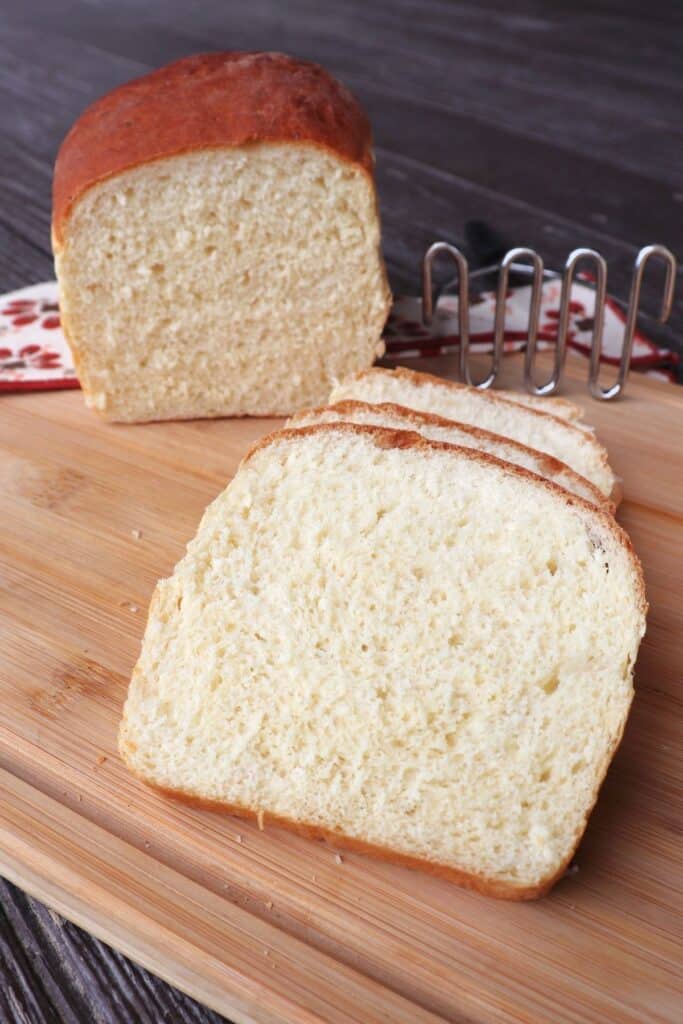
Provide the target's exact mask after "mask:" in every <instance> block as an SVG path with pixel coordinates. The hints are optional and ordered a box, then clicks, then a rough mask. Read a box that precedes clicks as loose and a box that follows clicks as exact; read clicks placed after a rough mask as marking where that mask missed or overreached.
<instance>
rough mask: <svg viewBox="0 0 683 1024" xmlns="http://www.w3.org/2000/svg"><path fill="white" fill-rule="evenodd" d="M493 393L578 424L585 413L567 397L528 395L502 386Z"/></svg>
mask: <svg viewBox="0 0 683 1024" xmlns="http://www.w3.org/2000/svg"><path fill="white" fill-rule="evenodd" d="M494 394H495V395H500V397H501V398H507V400H508V401H509V402H515V403H516V404H517V405H526V406H528V407H529V408H530V409H540V410H541V412H549V413H551V414H552V415H553V416H559V417H560V419H563V420H570V421H571V422H572V423H578V424H579V425H581V420H582V419H583V417H584V415H585V414H584V410H583V409H582V408H581V406H580V405H576V404H575V403H574V402H570V401H569V399H568V398H559V397H558V396H556V395H550V396H548V397H541V396H540V395H529V394H527V393H526V392H524V391H508V390H506V389H503V388H497V389H496V390H495V391H494Z"/></svg>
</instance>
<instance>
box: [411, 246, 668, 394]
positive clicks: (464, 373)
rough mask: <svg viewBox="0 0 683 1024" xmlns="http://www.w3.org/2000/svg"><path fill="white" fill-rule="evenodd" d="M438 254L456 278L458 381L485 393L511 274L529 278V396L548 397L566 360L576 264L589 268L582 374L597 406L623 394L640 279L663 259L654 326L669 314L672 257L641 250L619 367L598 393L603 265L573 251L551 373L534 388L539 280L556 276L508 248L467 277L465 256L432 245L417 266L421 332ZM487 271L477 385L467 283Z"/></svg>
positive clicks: (662, 249)
mask: <svg viewBox="0 0 683 1024" xmlns="http://www.w3.org/2000/svg"><path fill="white" fill-rule="evenodd" d="M441 255H445V256H448V257H449V259H450V260H452V261H453V263H454V264H455V268H456V277H455V278H454V282H455V283H457V291H458V335H459V342H460V344H459V365H460V377H461V379H462V380H464V381H465V382H466V383H467V384H470V385H472V386H473V387H476V388H480V389H482V390H483V389H486V388H490V387H491V386H492V385H493V384H494V382H495V380H496V378H497V376H498V372H499V370H500V360H501V357H502V355H503V345H504V341H505V299H506V296H507V291H508V282H509V275H510V271H511V270H512V271H515V272H516V273H523V274H526V275H528V276H529V277H531V299H530V302H529V320H528V327H527V343H526V348H525V353H524V386H525V388H526V390H527V391H528V392H529V393H530V394H532V395H541V396H543V395H553V394H555V392H556V391H557V390H558V388H559V386H560V383H561V380H562V373H563V370H564V364H565V359H566V355H567V336H568V332H569V317H570V302H571V292H572V284H573V282H574V278H575V277H576V274H577V268H578V266H579V264H582V265H583V266H584V267H585V266H586V265H587V264H591V265H592V281H593V282H594V289H595V308H594V312H593V328H592V337H591V346H590V361H589V371H588V387H589V390H590V393H591V395H592V396H593V398H596V399H598V400H600V401H611V400H612V399H614V398H617V397H618V396H619V395H621V394H623V391H624V387H625V385H626V378H627V376H628V372H629V369H630V366H631V353H632V350H633V338H634V335H635V331H636V325H637V320H638V313H639V307H640V292H641V288H642V283H643V275H644V273H645V268H646V266H647V264H648V262H649V261H650V260H651V259H652V258H653V257H657V258H659V259H661V260H663V261H664V263H665V265H666V279H665V282H664V294H663V297H662V305H661V310H660V314H659V320H660V322H661V323H665V322H666V321H667V320H668V318H669V316H670V314H671V307H672V304H673V297H674V282H675V276H676V258H675V257H674V255H673V253H672V252H671V251H670V250H669V249H667V248H666V246H664V245H646V246H645V247H644V248H642V249H641V250H640V252H639V253H638V255H637V256H636V259H635V263H634V266H633V277H632V279H631V290H630V294H629V300H628V306H627V311H626V322H625V324H624V336H623V341H622V347H621V357H620V361H619V368H618V370H617V378H616V380H615V382H614V383H613V384H612V385H610V386H609V387H606V388H603V387H602V385H601V384H600V381H599V374H600V356H601V353H602V335H603V328H604V323H605V302H606V300H607V263H606V262H605V259H604V258H603V257H602V256H601V255H600V253H599V252H596V250H595V249H585V248H581V249H574V251H573V252H571V253H570V254H569V256H568V257H567V259H566V261H565V264H564V268H563V270H562V274H561V277H562V290H561V293H560V311H559V317H558V322H557V341H556V344H555V355H554V361H553V369H552V373H551V375H550V377H549V378H548V379H547V380H546V381H544V382H543V383H542V384H537V383H536V380H535V363H536V347H537V345H536V343H537V339H538V328H539V318H540V312H541V297H542V289H543V281H544V280H545V279H546V278H549V277H550V278H556V277H558V276H559V275H558V274H557V273H556V272H555V271H548V270H546V269H545V268H544V266H543V260H542V259H541V257H540V256H539V255H538V253H537V252H536V251H535V250H534V249H528V248H524V247H518V248H515V249H510V250H509V252H507V253H506V254H505V256H504V257H503V259H502V260H501V261H500V263H496V264H495V265H493V266H490V267H481V268H479V269H477V270H476V271H474V272H472V273H470V269H469V266H468V263H467V260H466V258H465V256H464V255H463V253H462V252H461V251H460V250H459V249H458V248H456V246H454V245H450V244H449V243H448V242H435V243H434V244H433V245H431V246H430V247H429V249H428V250H427V252H426V253H425V255H424V259H423V261H422V320H423V323H424V324H425V326H426V327H429V326H431V324H432V322H433V319H434V313H435V309H436V304H437V302H438V297H437V299H436V301H435V298H434V290H433V286H432V276H433V275H432V271H433V266H434V261H435V259H436V258H437V257H439V256H441ZM523 261H526V262H523ZM492 271H498V287H497V292H496V312H495V320H494V330H493V352H492V354H491V365H490V369H489V372H488V373H487V374H486V376H484V377H483V378H482V379H481V380H474V378H473V376H472V373H471V370H470V359H469V354H470V329H469V326H470V325H469V291H470V279H471V278H474V277H479V276H483V275H485V274H490V273H491V272H492Z"/></svg>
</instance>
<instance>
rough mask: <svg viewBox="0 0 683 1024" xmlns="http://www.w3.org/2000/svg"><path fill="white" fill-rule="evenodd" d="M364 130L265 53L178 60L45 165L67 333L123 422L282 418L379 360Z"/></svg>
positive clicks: (82, 367) (329, 89)
mask: <svg viewBox="0 0 683 1024" xmlns="http://www.w3.org/2000/svg"><path fill="white" fill-rule="evenodd" d="M373 168H374V160H373V154H372V137H371V132H370V124H369V122H368V119H367V117H366V115H365V113H364V112H363V110H362V109H361V107H360V106H359V104H358V102H357V101H356V100H355V99H354V97H353V96H352V95H351V94H350V93H349V92H348V90H347V89H345V88H344V87H343V86H342V85H341V84H340V83H339V82H337V81H336V80H335V79H334V78H333V77H332V76H331V75H330V74H329V73H328V72H327V71H325V70H324V69H323V68H321V67H319V66H318V65H315V64H310V63H308V62H307V61H301V60H296V59H294V58H292V57H287V56H285V55H284V54H277V53H210V54H201V55H199V56H195V57H187V58H184V59H183V60H180V61H176V62H175V63H173V64H170V65H168V66H167V67H165V68H161V69H160V70H158V71H155V72H153V73H152V74H149V75H145V76H144V77H143V78H140V79H136V80H135V81H133V82H128V83H126V84H125V85H122V86H120V87H119V88H117V89H115V90H114V91H113V92H111V93H108V94H107V95H106V96H104V97H102V99H100V100H98V101H97V102H96V103H95V104H94V105H93V106H92V107H90V108H89V109H88V110H87V111H86V112H85V113H84V114H83V115H82V116H81V117H80V118H79V119H78V121H77V122H76V124H75V125H74V126H73V128H72V129H71V131H70V132H69V134H68V135H67V137H66V139H65V140H64V143H63V144H62V147H61V149H60V152H59V156H58V158H57V163H56V166H55V178H54V210H53V232H52V236H53V248H54V254H55V266H56V272H57V276H58V278H59V287H60V308H61V313H62V323H63V325H64V329H65V332H66V334H67V337H68V339H69V343H70V345H71V348H72V350H73V353H74V359H75V360H76V366H77V370H78V376H79V380H80V381H81V384H82V386H83V392H84V395H85V399H86V402H87V403H88V404H89V405H90V406H92V407H93V408H94V409H96V410H97V411H98V412H99V413H100V414H101V415H102V416H103V417H104V418H105V419H107V420H116V421H124V422H133V421H144V420H160V419H182V418H189V417H197V416H203V417H209V416H247V415H248V416H262V415H275V414H283V415H284V414H288V413H291V412H293V411H294V410H295V409H300V408H302V407H303V406H305V405H310V404H315V403H320V402H323V401H325V399H326V398H327V394H328V392H329V389H330V387H331V386H332V383H333V381H334V380H335V379H338V378H339V377H340V376H343V375H345V374H348V373H351V372H353V371H355V370H359V369H362V368H363V367H367V366H370V365H371V364H372V362H373V361H374V359H375V357H376V356H377V354H378V353H380V352H382V351H383V345H382V342H381V332H382V327H383V325H384V321H385V319H386V315H387V312H388V307H389V303H390V295H389V289H388V285H387V282H386V275H385V272H384V265H383V262H382V257H381V253H380V224H379V215H378V211H377V198H376V191H375V183H374V170H373Z"/></svg>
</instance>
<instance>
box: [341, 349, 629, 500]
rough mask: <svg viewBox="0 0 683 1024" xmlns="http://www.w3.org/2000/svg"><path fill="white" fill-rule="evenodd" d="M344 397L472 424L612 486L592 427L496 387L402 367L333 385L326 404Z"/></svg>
mask: <svg viewBox="0 0 683 1024" xmlns="http://www.w3.org/2000/svg"><path fill="white" fill-rule="evenodd" d="M346 399H356V400H358V401H361V402H370V403H373V404H377V403H383V402H390V403H395V404H397V405H404V406H407V407H408V408H412V409H417V410H419V411H422V412H432V413H435V414H436V415H437V416H444V417H446V419H451V420H458V421H460V422H462V423H471V424H472V425H473V426H477V427H482V428H483V429H485V430H490V431H492V432H493V433H495V434H501V435H503V436H505V437H509V438H511V439H512V440H513V441H518V442H519V443H520V444H524V445H526V446H527V447H529V448H535V449H536V450H537V451H540V452H545V453H546V454H547V455H552V456H554V458H556V459H559V460H560V462H564V463H565V464H566V465H567V466H569V467H570V468H571V469H573V470H574V471H575V472H576V473H578V474H579V475H580V476H583V477H585V478H586V479H587V480H589V481H590V482H591V483H592V484H594V485H595V486H596V487H597V488H599V490H600V491H601V492H602V494H604V495H606V496H607V497H610V496H612V494H613V493H614V492H615V491H616V489H617V486H616V485H617V481H616V477H615V475H614V473H613V472H612V470H611V468H610V466H609V463H608V461H607V452H606V451H605V449H604V448H603V446H602V445H601V444H600V443H599V442H598V441H597V439H596V437H595V435H594V434H593V433H592V431H591V430H589V429H586V428H585V427H583V426H578V425H577V424H574V423H570V422H568V421H566V419H561V418H559V417H557V416H553V415H550V414H549V413H545V412H543V411H541V410H540V409H537V408H536V407H535V406H534V407H530V406H526V405H524V404H519V403H518V402H511V401H510V400H509V399H508V398H504V397H502V396H501V394H500V393H499V392H496V391H479V390H477V389H476V388H470V387H466V386H465V385H462V384H456V383H453V382H452V381H440V380H439V378H437V377H432V376H430V375H429V374H421V373H413V372H411V371H409V370H405V369H403V368H402V367H401V368H399V369H398V370H384V369H379V368H374V369H371V370H367V371H365V372H361V373H358V374H355V375H352V376H350V377H348V378H347V379H346V380H342V381H341V382H340V383H338V384H337V385H336V386H335V387H334V388H333V389H332V392H331V394H330V397H329V403H330V404H333V403H335V402H341V401H344V400H346Z"/></svg>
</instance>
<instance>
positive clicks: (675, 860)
mask: <svg viewBox="0 0 683 1024" xmlns="http://www.w3.org/2000/svg"><path fill="white" fill-rule="evenodd" d="M425 368H427V369H429V368H430V367H429V366H428V365H427V364H425ZM440 369H441V371H442V372H443V363H442V364H440ZM520 372H521V371H520V367H519V365H518V364H516V361H515V360H511V361H508V362H507V363H506V373H507V374H508V375H509V376H510V377H511V378H512V379H516V380H519V379H520V376H519V374H520ZM569 373H570V375H576V376H579V375H581V376H583V374H584V373H585V368H584V366H583V365H581V367H577V366H576V365H574V366H572V365H571V364H570V370H569ZM567 390H568V391H569V393H572V392H575V393H576V398H577V400H579V401H582V402H583V403H584V404H585V405H586V407H587V408H588V410H589V418H590V420H591V422H593V423H594V424H595V425H596V426H597V427H598V432H599V435H600V437H601V439H602V440H603V441H604V442H605V443H606V444H607V446H608V448H609V450H610V453H611V456H612V461H613V465H614V467H615V469H616V471H617V472H618V473H620V474H621V476H622V477H623V478H624V490H625V495H626V500H625V502H624V505H623V506H622V509H621V511H620V519H621V521H622V522H623V524H624V525H625V526H626V528H627V529H628V530H629V531H630V533H631V535H632V538H633V542H634V545H635V547H636V549H637V551H638V552H639V554H640V556H641V558H642V560H643V562H644V566H645V572H646V578H647V583H648V596H649V600H650V616H649V626H648V634H647V638H646V640H645V642H644V644H643V647H642V649H641V654H640V658H639V662H638V668H637V675H636V686H637V696H636V700H635V703H634V707H633V711H632V714H631V718H630V720H629V725H628V728H627V732H626V737H625V739H624V742H623V745H622V747H621V749H620V751H619V753H618V755H617V757H616V760H615V762H614V764H613V766H612V768H611V770H610V772H609V775H608V778H607V781H606V783H605V786H604V789H603V792H602V795H601V798H600V801H599V804H598V807H597V810H596V812H595V814H594V816H593V818H592V820H591V823H590V826H589V829H588V832H587V834H586V837H585V839H584V842H583V843H582V845H581V847H580V850H579V853H578V856H577V865H578V871H576V872H575V873H573V874H572V875H571V876H570V877H568V878H566V879H565V880H563V881H562V882H561V883H560V884H559V885H558V886H557V888H556V889H555V890H554V891H553V893H552V894H551V895H550V896H549V897H547V898H546V899H545V900H542V901H540V902H538V903H527V904H511V903H503V902H498V901H494V900H491V899H486V898H484V897H481V896H478V895H476V894H473V893H468V892H464V891H462V890H460V889H457V888H456V887H454V886H452V885H450V884H448V883H446V882H443V881H440V880H437V879H434V878H430V877H427V876H423V875H421V874H419V873H415V872H410V871H408V870H405V869H402V868H396V867H393V866H391V865H386V864H382V863H378V862H375V861H372V860H369V859H367V858H365V857H362V856H360V855H351V854H344V855H343V859H342V861H341V863H339V858H336V857H335V854H334V851H332V850H331V849H330V848H329V847H328V846H326V845H324V844H320V843H313V842H310V841H308V840H305V839H301V838H298V837H296V836H292V835H289V834H287V833H285V832H282V831H279V830H276V829H271V828H267V829H266V831H264V832H260V831H259V830H258V828H257V827H256V826H255V825H251V824H248V823H245V822H243V821H238V820H237V819H233V818H230V817H226V816H221V815H218V814H212V813H209V812H201V811H197V810H193V809H190V808H187V807H185V806H182V805H179V804H176V803H173V802H170V801H167V800H165V799H163V798H161V797H159V796H157V795H155V794H154V793H152V792H151V791H148V790H147V789H146V788H145V787H144V786H142V785H141V784H140V783H138V782H136V781H135V780H134V779H132V778H131V777H130V776H129V775H128V773H127V772H126V771H125V770H124V768H123V766H122V764H121V762H120V761H119V759H118V756H117V754H116V730H117V726H118V720H119V716H120V712H121V707H122V702H123V699H124V694H125V690H126V685H127V681H128V678H129V675H130V671H131V668H132V666H133V663H134V661H135V659H136V657H137V653H138V649H139V645H140V638H141V635H142V631H143V627H144V622H145V613H146V607H147V603H148V601H149V598H150V595H151V593H152V590H153V587H154V585H155V583H156V580H157V578H158V577H159V576H161V575H165V574H167V573H169V572H170V571H171V569H172V567H173V565H174V563H175V562H176V560H177V559H178V558H179V556H180V555H181V553H182V551H183V549H184V545H185V543H186V541H187V540H188V539H189V538H190V537H191V536H192V535H193V533H194V531H195V528H196V526H197V523H198V521H199V517H200V515H201V512H202V510H203V508H204V506H205V505H206V504H207V502H208V501H210V500H211V499H212V498H213V497H214V496H215V495H216V494H217V493H218V491H219V490H221V489H222V487H223V486H224V485H225V482H226V481H227V479H228V478H229V477H230V475H231V474H232V473H233V472H234V470H235V468H236V466H237V463H238V461H239V459H240V457H241V456H242V454H243V453H244V451H245V449H246V448H247V446H248V445H249V444H250V443H251V442H252V441H254V440H255V439H256V438H257V437H259V436H260V435H262V434H264V433H265V432H267V431H268V430H270V429H272V428H273V427H274V426H275V425H276V423H275V421H264V420H261V421H253V420H252V421H216V422H192V423H176V424H154V425H149V426H137V427H135V426H134V427H123V426H107V425H105V424H102V423H100V422H99V421H98V420H97V419H96V418H95V416H94V415H93V414H92V413H89V412H88V411H87V410H86V409H85V408H84V406H83V402H82V398H81V396H80V395H79V394H77V393H74V392H61V393H53V394H40V395H19V396H5V397H3V398H2V400H0V508H1V513H2V529H1V530H0V872H1V873H2V874H5V875H6V876H7V877H8V878H10V879H11V880H12V881H15V882H16V883H18V884H19V885H21V886H23V887H24V888H25V889H27V890H28V891H30V892H31V893H33V894H34V895H36V896H38V897H39V898H41V899H43V900H44V901H45V902H47V903H48V904H50V905H52V906H53V907H55V908H56V909H57V910H59V911H60V912H61V913H63V914H64V915H65V916H66V917H68V918H70V919H72V920H74V921H76V922H77V923H79V924H82V925H83V926H85V927H86V928H88V929H89V930H90V931H92V932H94V933H95V934H96V935H98V936H99V937H100V938H102V939H104V940H105V941H107V942H109V943H111V944H112V945H113V946H116V947H117V948H119V949H121V950H122V951H123V952H125V953H127V954H128V955H130V956H131V957H133V958H134V959H136V960H138V961H139V962H141V963H142V964H144V965H145V966H146V967H148V968H150V969H151V970H153V971H155V972H157V973H158V974H160V975H162V976H163V977H164V978H166V979H168V980H169V981H171V982H173V983H174V984H176V985H178V986H179V987H180V988H182V989H184V990H185V991H187V992H189V993H190V994H192V995H194V996H196V997H197V998H199V999H201V1000H202V1001H204V1002H205V1003H207V1004H209V1005H210V1006H212V1007H214V1008H215V1009H217V1010H219V1011H221V1012H222V1013H224V1014H225V1015H226V1016H228V1017H229V1018H231V1019H232V1020H234V1021H237V1022H246V1021H254V1022H260V1024H261V1022H276V1021H277V1022H287V1024H289V1022H291V1024H320V1022H339V1024H342V1022H358V1024H374V1022H380V1021H382V1022H391V1024H422V1022H424V1024H426V1022H436V1021H438V1020H448V1021H457V1022H471V1024H474V1022H486V1024H489V1022H503V1021H505V1022H509V1021H533V1022H537V1021H538V1022H541V1021H542V1022H546V1021H553V1022H574V1024H576V1022H591V1024H594V1022H600V1021H609V1022H622V1021H624V1022H636V1021H639V1022H640V1021H647V1022H651V1021H652V1022H654V1021H672V1022H673V1021H677V1020H680V1019H681V1016H680V1014H681V1000H682V999H683V987H682V985H681V976H680V973H679V964H680V949H681V947H680V941H681V938H682V935H681V930H680V922H681V917H680V911H681V900H680V895H681V892H680V890H681V861H680V852H681V848H680V832H681V825H682V820H681V788H682V787H681V757H680V749H681V733H682V728H681V717H680V686H681V681H682V678H683V632H682V631H681V629H680V619H679V611H680V608H681V604H682V601H683V573H682V568H683V530H682V512H683V508H682V506H683V482H682V480H683V466H682V460H681V454H680V452H681V438H682V437H683V392H682V391H680V390H679V389H676V388H673V387H670V386H665V385H661V384H658V383H656V382H654V381H651V380H646V379H642V378H640V379H635V378H632V379H631V381H630V384H629V390H628V397H627V398H626V399H625V400H624V401H622V402H620V403H616V404H609V405H606V406H605V405H599V404H598V403H596V402H593V401H591V400H590V399H589V398H587V396H586V395H585V392H584V390H583V387H582V386H581V387H579V386H578V385H577V384H572V383H571V382H570V383H569V385H568V389H567Z"/></svg>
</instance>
